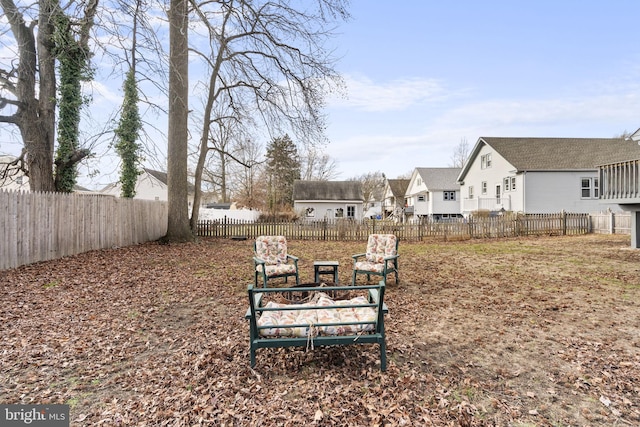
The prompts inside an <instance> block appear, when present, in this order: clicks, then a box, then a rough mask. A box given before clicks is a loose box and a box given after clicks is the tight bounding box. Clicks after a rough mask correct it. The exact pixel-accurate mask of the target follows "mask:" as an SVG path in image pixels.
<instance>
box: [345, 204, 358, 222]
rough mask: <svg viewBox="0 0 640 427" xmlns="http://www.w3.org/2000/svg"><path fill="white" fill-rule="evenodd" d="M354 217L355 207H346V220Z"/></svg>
mask: <svg viewBox="0 0 640 427" xmlns="http://www.w3.org/2000/svg"><path fill="white" fill-rule="evenodd" d="M355 217H356V207H355V206H354V205H347V218H352V219H353V218H355Z"/></svg>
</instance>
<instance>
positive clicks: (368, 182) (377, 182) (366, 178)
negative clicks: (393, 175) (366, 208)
mask: <svg viewBox="0 0 640 427" xmlns="http://www.w3.org/2000/svg"><path fill="white" fill-rule="evenodd" d="M352 180H354V181H360V182H361V183H362V195H363V197H364V202H365V203H368V202H372V201H374V200H380V199H381V198H382V195H383V193H384V186H385V180H386V177H385V175H384V173H382V172H380V171H377V172H368V173H365V174H364V175H360V176H358V177H355V178H352Z"/></svg>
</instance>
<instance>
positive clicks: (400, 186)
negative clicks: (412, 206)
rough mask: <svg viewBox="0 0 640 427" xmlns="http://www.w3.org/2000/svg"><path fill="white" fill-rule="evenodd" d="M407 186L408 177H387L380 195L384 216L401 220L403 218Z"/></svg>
mask: <svg viewBox="0 0 640 427" xmlns="http://www.w3.org/2000/svg"><path fill="white" fill-rule="evenodd" d="M407 187H409V180H408V179H387V180H386V181H385V185H384V195H383V196H382V215H383V217H384V218H393V219H396V220H401V219H402V218H403V212H404V206H405V204H406V202H405V200H404V197H405V194H406V192H407Z"/></svg>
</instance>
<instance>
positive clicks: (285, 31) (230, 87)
mask: <svg viewBox="0 0 640 427" xmlns="http://www.w3.org/2000/svg"><path fill="white" fill-rule="evenodd" d="M345 3H346V2H345V0H316V1H315V3H314V4H311V5H309V4H307V5H305V6H304V7H303V6H300V7H298V8H296V7H295V6H293V5H291V2H290V1H288V0H272V1H249V0H229V1H224V2H208V1H204V2H201V3H198V4H197V5H195V13H196V15H197V16H198V17H199V18H200V23H201V26H202V28H205V29H206V35H207V36H208V39H209V50H208V51H204V50H203V49H194V52H195V53H196V54H197V55H199V56H200V57H201V58H202V59H203V60H204V61H205V63H206V64H207V66H208V68H209V79H208V83H207V85H208V87H207V95H206V102H205V107H204V114H203V126H202V131H201V133H200V135H201V136H200V142H199V144H200V150H199V158H198V163H197V166H196V169H195V187H196V195H195V198H194V205H193V211H192V215H191V226H192V227H195V224H196V222H197V218H198V209H199V204H200V203H199V201H200V186H201V177H202V172H203V169H204V164H205V159H206V156H207V154H208V152H209V150H210V146H209V145H208V142H209V138H210V135H211V133H210V128H211V126H212V124H213V123H214V122H215V120H216V119H217V117H215V112H216V109H215V105H216V104H217V103H219V102H228V103H229V106H230V108H232V109H233V110H235V111H239V110H241V109H245V110H252V111H254V112H255V116H256V117H257V118H259V120H260V121H261V124H260V125H259V126H262V127H263V128H264V129H266V130H267V131H268V132H269V133H270V134H272V135H274V134H278V135H282V134H286V133H288V132H289V131H291V132H292V133H293V135H294V136H295V137H296V138H295V139H297V140H301V141H308V142H313V141H322V140H323V139H324V134H323V130H324V116H323V115H322V113H321V107H322V105H323V101H324V94H325V93H326V91H327V90H328V88H329V87H334V88H335V87H339V85H340V83H341V80H340V77H339V75H338V74H337V73H336V72H335V71H334V70H333V68H332V67H331V66H332V63H333V59H332V58H331V55H330V52H328V51H326V49H324V47H323V43H324V41H325V40H326V39H327V38H328V37H330V36H331V35H332V34H331V32H330V30H329V29H327V28H326V27H327V26H328V25H329V24H330V23H331V22H332V20H333V19H335V18H337V17H340V18H347V17H348V13H347V11H346V8H345V5H344V4H345ZM314 6H315V8H314Z"/></svg>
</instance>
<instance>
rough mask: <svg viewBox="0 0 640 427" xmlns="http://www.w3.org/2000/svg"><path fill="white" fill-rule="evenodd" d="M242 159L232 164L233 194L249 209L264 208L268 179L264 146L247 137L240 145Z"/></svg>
mask: <svg viewBox="0 0 640 427" xmlns="http://www.w3.org/2000/svg"><path fill="white" fill-rule="evenodd" d="M237 158H239V159H240V161H237V162H234V163H232V164H231V165H230V174H229V176H230V178H231V186H232V188H233V191H232V195H233V197H234V198H235V199H236V200H237V201H238V203H239V204H240V205H241V206H243V207H247V208H249V209H258V210H264V209H265V208H266V206H267V203H266V200H267V185H266V183H267V179H266V170H265V160H264V147H263V146H262V145H261V144H259V143H258V142H256V141H255V140H252V139H251V138H247V139H246V140H245V141H244V142H243V143H240V144H239V145H238V153H237Z"/></svg>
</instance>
